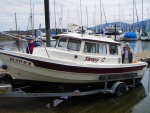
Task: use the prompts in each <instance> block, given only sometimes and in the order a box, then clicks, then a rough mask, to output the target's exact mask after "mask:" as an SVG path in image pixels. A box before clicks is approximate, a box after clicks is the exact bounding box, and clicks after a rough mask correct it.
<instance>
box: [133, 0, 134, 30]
mask: <svg viewBox="0 0 150 113" xmlns="http://www.w3.org/2000/svg"><path fill="white" fill-rule="evenodd" d="M133 30H134V0H133Z"/></svg>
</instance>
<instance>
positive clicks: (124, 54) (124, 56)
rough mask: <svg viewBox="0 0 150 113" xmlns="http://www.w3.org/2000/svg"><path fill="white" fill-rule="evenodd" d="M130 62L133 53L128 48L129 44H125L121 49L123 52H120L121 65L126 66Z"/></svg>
mask: <svg viewBox="0 0 150 113" xmlns="http://www.w3.org/2000/svg"><path fill="white" fill-rule="evenodd" d="M132 62H133V51H132V49H131V48H130V45H129V43H128V42H127V43H126V44H125V47H123V51H122V63H123V64H127V63H132Z"/></svg>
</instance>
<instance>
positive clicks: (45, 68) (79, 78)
mask: <svg viewBox="0 0 150 113" xmlns="http://www.w3.org/2000/svg"><path fill="white" fill-rule="evenodd" d="M53 38H54V39H56V41H57V43H56V45H55V47H36V48H34V50H33V54H27V53H23V52H19V51H11V50H10V51H6V50H0V59H1V61H2V63H3V65H6V66H7V71H9V72H10V74H11V75H12V76H13V77H14V78H15V79H17V80H25V81H37V82H49V83H63V84H99V83H103V82H104V81H105V77H106V76H108V78H109V79H108V81H128V80H131V81H133V79H132V77H131V76H129V74H131V73H137V76H136V77H135V79H136V80H140V79H142V77H143V75H144V72H145V70H146V69H147V63H145V62H141V61H139V62H135V63H129V64H122V61H121V43H119V42H116V41H114V40H112V39H109V38H103V37H99V36H94V35H88V34H77V33H68V34H59V35H55V36H53Z"/></svg>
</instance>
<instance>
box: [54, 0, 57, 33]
mask: <svg viewBox="0 0 150 113" xmlns="http://www.w3.org/2000/svg"><path fill="white" fill-rule="evenodd" d="M54 18H55V32H56V35H57V27H56V4H55V0H54Z"/></svg>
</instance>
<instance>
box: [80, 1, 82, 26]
mask: <svg viewBox="0 0 150 113" xmlns="http://www.w3.org/2000/svg"><path fill="white" fill-rule="evenodd" d="M80 11H81V26H82V7H81V0H80Z"/></svg>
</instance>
